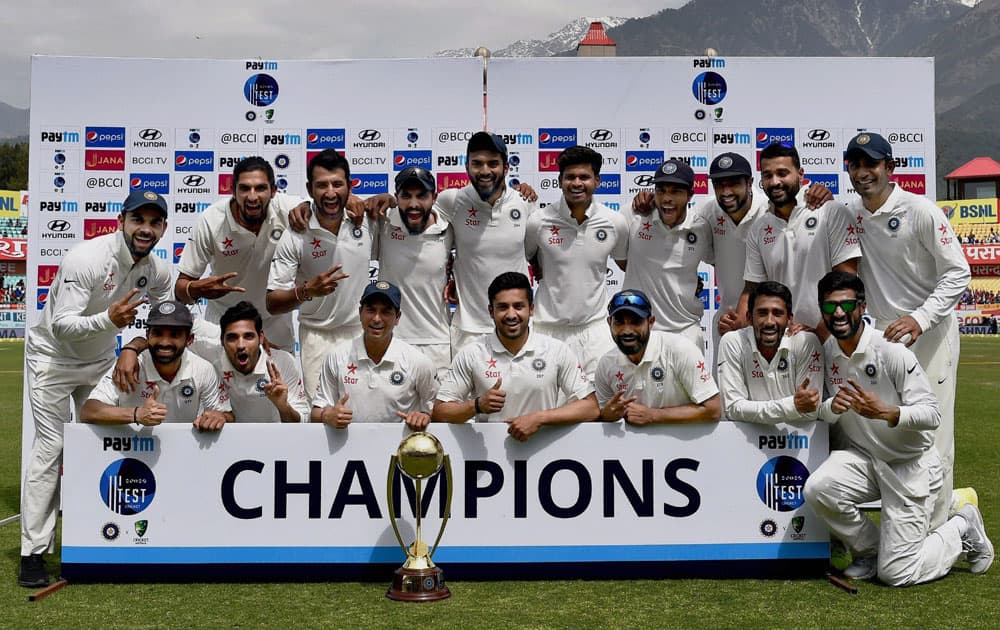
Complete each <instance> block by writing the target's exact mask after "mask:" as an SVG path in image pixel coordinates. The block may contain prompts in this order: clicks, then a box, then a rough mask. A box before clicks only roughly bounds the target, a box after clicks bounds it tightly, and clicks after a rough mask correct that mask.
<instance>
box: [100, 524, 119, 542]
mask: <svg viewBox="0 0 1000 630" xmlns="http://www.w3.org/2000/svg"><path fill="white" fill-rule="evenodd" d="M120 533H121V529H120V528H119V527H118V525H117V524H115V523H105V524H104V527H102V528H101V536H104V540H107V541H112V540H115V539H116V538H118V534H120Z"/></svg>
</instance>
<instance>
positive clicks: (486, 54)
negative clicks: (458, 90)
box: [475, 46, 490, 131]
mask: <svg viewBox="0 0 1000 630" xmlns="http://www.w3.org/2000/svg"><path fill="white" fill-rule="evenodd" d="M475 56H476V57H482V58H483V131H489V127H488V126H487V123H486V95H487V93H488V90H487V86H488V83H487V68H488V66H489V64H490V49H489V48H486V47H485V46H480V47H479V48H477V49H476V52H475Z"/></svg>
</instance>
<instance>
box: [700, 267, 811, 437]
mask: <svg viewBox="0 0 1000 630" xmlns="http://www.w3.org/2000/svg"><path fill="white" fill-rule="evenodd" d="M747 309H748V313H747V315H746V317H747V319H748V320H750V326H748V327H745V328H741V329H739V330H734V331H731V332H728V333H726V334H725V335H723V336H722V341H721V343H720V346H719V352H718V362H719V387H720V389H721V390H722V404H723V409H724V410H725V416H726V417H727V418H729V419H730V420H737V421H742V422H757V423H760V424H777V423H780V422H798V421H803V420H815V419H816V413H817V409H818V408H819V403H820V399H821V398H822V396H823V378H824V374H823V348H822V346H821V345H820V343H819V339H817V338H816V335H814V334H813V333H811V332H809V331H807V330H803V331H800V332H798V333H796V334H794V335H786V334H785V332H786V331H787V330H788V325H789V324H790V323H791V322H792V321H793V317H794V314H793V311H792V293H791V291H789V290H788V287H786V286H785V285H783V284H781V283H779V282H771V281H764V282H761V283H760V284H758V285H757V286H755V287H754V289H753V291H751V292H750V301H749V303H748V305H747Z"/></svg>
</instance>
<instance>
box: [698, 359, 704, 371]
mask: <svg viewBox="0 0 1000 630" xmlns="http://www.w3.org/2000/svg"><path fill="white" fill-rule="evenodd" d="M697 367H698V369H699V370H701V371H702V372H704V371H705V362H704V361H698V366H697Z"/></svg>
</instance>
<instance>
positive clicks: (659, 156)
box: [625, 151, 663, 171]
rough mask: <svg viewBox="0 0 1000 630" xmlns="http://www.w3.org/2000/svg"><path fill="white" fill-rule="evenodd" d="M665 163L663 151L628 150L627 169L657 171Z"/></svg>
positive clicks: (626, 153) (626, 155) (626, 154)
mask: <svg viewBox="0 0 1000 630" xmlns="http://www.w3.org/2000/svg"><path fill="white" fill-rule="evenodd" d="M660 164H663V151H626V152H625V170H626V171H655V170H656V169H657V167H659V166H660Z"/></svg>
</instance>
